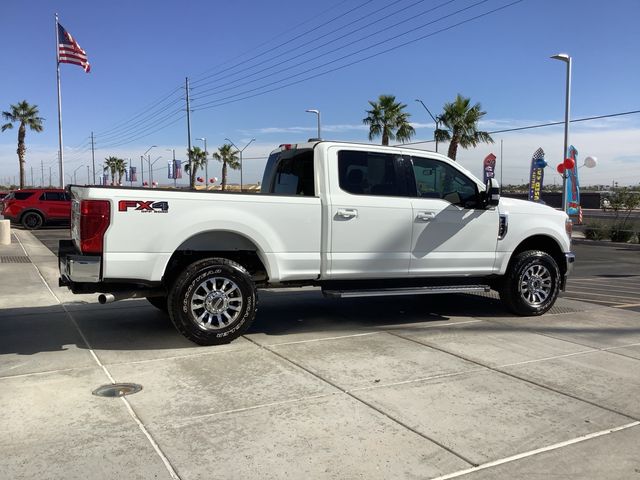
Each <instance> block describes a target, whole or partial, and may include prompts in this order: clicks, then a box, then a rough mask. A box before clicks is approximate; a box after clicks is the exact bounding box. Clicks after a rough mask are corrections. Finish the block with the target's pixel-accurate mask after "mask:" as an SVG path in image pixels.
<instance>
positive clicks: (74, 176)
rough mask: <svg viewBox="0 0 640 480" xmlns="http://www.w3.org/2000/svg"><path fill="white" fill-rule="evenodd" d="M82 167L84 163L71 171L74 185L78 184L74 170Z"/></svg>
mask: <svg viewBox="0 0 640 480" xmlns="http://www.w3.org/2000/svg"><path fill="white" fill-rule="evenodd" d="M82 167H84V165H80V166H79V167H78V168H76V169H75V170H74V171H73V183H74V184H76V185H77V184H78V180H77V179H78V177H77V176H76V172H77V171H78V170H80V169H81V168H82Z"/></svg>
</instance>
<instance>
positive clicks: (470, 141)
mask: <svg viewBox="0 0 640 480" xmlns="http://www.w3.org/2000/svg"><path fill="white" fill-rule="evenodd" d="M486 113H487V112H483V111H482V107H481V106H480V103H476V104H475V105H473V106H471V99H470V98H467V97H463V96H462V95H460V94H458V95H457V96H456V99H455V100H454V101H453V102H451V103H445V104H444V107H443V112H442V114H441V115H440V116H439V117H438V120H440V124H441V125H444V126H445V127H446V128H439V129H437V130H436V133H435V136H436V139H437V140H438V141H439V142H446V141H448V142H450V143H449V151H448V153H447V156H448V157H449V158H450V159H451V160H454V161H455V159H456V155H457V153H458V145H460V146H461V147H462V148H465V149H466V148H469V147H475V146H476V145H478V143H481V142H484V143H493V138H491V135H489V133H487V132H482V131H480V130H478V122H479V121H480V119H481V118H482V117H484V116H485V115H486Z"/></svg>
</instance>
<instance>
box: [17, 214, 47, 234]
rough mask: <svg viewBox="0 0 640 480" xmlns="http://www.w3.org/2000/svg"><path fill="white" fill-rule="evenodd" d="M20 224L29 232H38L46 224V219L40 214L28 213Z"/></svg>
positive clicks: (23, 216)
mask: <svg viewBox="0 0 640 480" xmlns="http://www.w3.org/2000/svg"><path fill="white" fill-rule="evenodd" d="M20 223H22V226H23V227H24V228H26V229H27V230H37V229H39V228H40V227H41V226H42V224H43V223H44V218H43V217H42V215H40V214H39V213H38V212H27V213H25V214H24V215H22V218H21V219H20Z"/></svg>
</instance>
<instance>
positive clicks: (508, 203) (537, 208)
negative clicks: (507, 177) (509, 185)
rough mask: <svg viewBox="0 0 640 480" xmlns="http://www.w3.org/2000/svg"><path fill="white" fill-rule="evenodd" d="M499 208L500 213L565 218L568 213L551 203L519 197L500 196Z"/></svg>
mask: <svg viewBox="0 0 640 480" xmlns="http://www.w3.org/2000/svg"><path fill="white" fill-rule="evenodd" d="M498 208H499V210H500V213H512V214H526V215H545V216H557V217H558V218H565V217H566V216H567V214H566V213H564V212H562V211H560V210H556V209H555V208H553V207H550V206H549V205H545V204H543V203H537V202H530V201H528V200H520V199H517V198H508V197H500V204H499V206H498Z"/></svg>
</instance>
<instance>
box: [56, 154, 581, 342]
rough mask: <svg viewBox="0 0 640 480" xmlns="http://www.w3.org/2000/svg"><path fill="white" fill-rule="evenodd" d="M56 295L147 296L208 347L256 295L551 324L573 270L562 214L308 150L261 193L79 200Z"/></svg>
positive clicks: (267, 180)
mask: <svg viewBox="0 0 640 480" xmlns="http://www.w3.org/2000/svg"><path fill="white" fill-rule="evenodd" d="M69 191H70V193H71V195H72V199H73V204H72V219H71V232H72V240H67V241H62V242H61V244H60V253H59V265H60V285H65V286H68V287H69V288H70V289H71V290H72V291H73V292H74V293H92V292H96V293H100V292H101V293H102V295H100V296H99V300H100V302H101V303H106V302H110V301H114V300H119V299H122V298H131V297H146V298H147V299H148V300H149V301H150V302H151V303H152V304H153V305H155V306H156V307H158V308H160V309H163V310H165V311H168V313H169V315H170V317H171V320H172V322H173V324H174V325H175V327H176V328H177V330H178V331H179V332H181V333H182V334H183V335H185V336H186V337H187V338H189V339H191V340H192V341H194V342H196V343H198V344H202V345H214V344H221V343H227V342H229V341H231V340H233V339H234V338H237V337H238V336H239V335H241V334H242V333H243V332H244V331H246V329H247V328H248V327H249V325H250V324H251V322H252V321H253V319H254V317H255V315H256V309H257V293H256V288H265V287H268V288H275V287H292V286H303V285H314V286H318V287H321V288H322V291H323V292H324V294H325V295H327V296H332V297H356V296H381V295H419V294H427V293H448V292H472V291H477V290H480V291H482V290H484V291H488V290H489V289H490V288H491V289H495V290H497V291H498V292H499V293H500V298H501V299H502V301H503V303H504V304H505V306H506V307H507V308H508V309H509V310H510V311H512V312H514V313H516V314H519V315H540V314H543V313H545V312H546V311H547V310H549V309H550V308H551V307H552V306H553V304H554V302H555V301H556V298H557V296H558V292H559V290H561V289H563V288H564V285H565V280H566V276H567V274H568V273H569V272H570V270H571V267H572V264H573V262H574V259H575V257H574V255H573V254H572V253H571V251H570V246H571V221H570V220H569V218H568V217H567V215H566V214H565V213H563V212H559V211H556V210H554V209H553V208H551V207H548V206H545V205H541V204H538V203H533V202H526V201H522V200H515V199H508V198H500V195H499V187H498V184H497V182H496V181H495V180H493V179H492V180H490V181H489V183H488V184H487V185H486V186H485V185H483V183H482V182H481V181H479V180H478V179H477V178H475V177H474V176H473V175H472V174H471V173H470V172H468V171H467V170H465V169H464V168H462V167H461V166H460V165H458V164H457V163H455V162H453V161H451V160H449V159H448V158H446V157H444V156H442V155H438V154H436V153H432V152H426V151H423V150H413V149H408V148H404V147H383V146H378V145H368V144H356V143H342V142H329V141H310V142H308V143H302V144H297V145H281V146H280V147H279V148H278V149H276V150H275V151H273V152H272V153H271V155H270V156H269V160H268V162H267V166H266V169H265V172H264V178H263V181H262V191H261V192H260V194H249V193H239V192H238V193H235V192H194V191H180V190H172V189H147V188H113V187H94V186H70V187H69Z"/></svg>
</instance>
